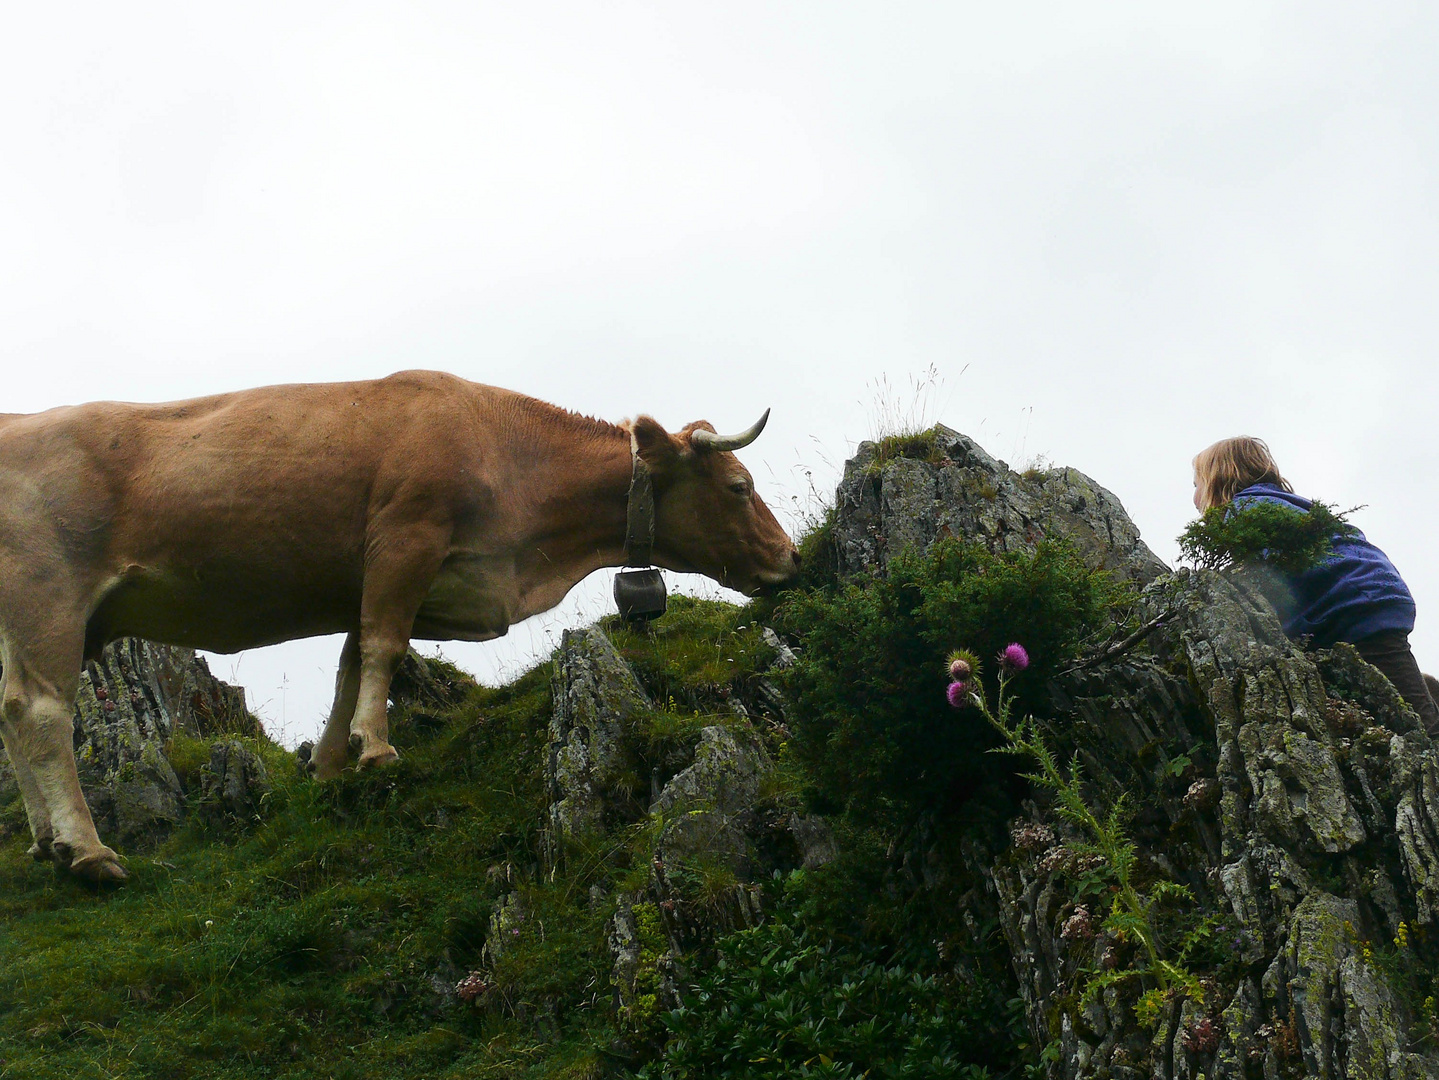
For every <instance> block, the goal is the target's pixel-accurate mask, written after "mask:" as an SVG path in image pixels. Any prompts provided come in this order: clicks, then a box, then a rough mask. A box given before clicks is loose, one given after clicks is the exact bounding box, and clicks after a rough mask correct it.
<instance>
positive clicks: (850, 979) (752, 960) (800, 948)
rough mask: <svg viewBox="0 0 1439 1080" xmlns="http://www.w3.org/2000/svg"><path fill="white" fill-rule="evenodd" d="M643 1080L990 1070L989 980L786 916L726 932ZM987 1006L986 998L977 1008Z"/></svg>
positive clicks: (670, 1016) (980, 1073)
mask: <svg viewBox="0 0 1439 1080" xmlns="http://www.w3.org/2000/svg"><path fill="white" fill-rule="evenodd" d="M718 952H719V955H718V957H717V959H716V960H715V963H714V965H713V966H712V967H711V968H710V970H709V971H708V972H707V973H706V974H705V975H704V977H703V978H702V979H701V980H700V981H699V983H698V984H697V985H696V986H695V987H694V988H693V992H692V993H691V994H690V995H689V996H688V997H687V998H686V1001H685V1004H684V1005H683V1006H682V1007H681V1008H679V1009H676V1010H674V1011H672V1012H669V1013H667V1014H666V1015H665V1016H664V1017H663V1020H664V1023H665V1025H666V1027H667V1028H668V1029H669V1032H670V1040H669V1042H668V1043H667V1044H666V1045H665V1048H664V1050H663V1051H662V1053H661V1055H660V1057H659V1058H658V1059H657V1060H656V1061H655V1062H653V1063H651V1064H650V1065H648V1066H647V1067H645V1068H644V1069H643V1070H641V1071H640V1073H639V1075H640V1077H641V1078H642V1080H700V1078H703V1080H722V1078H725V1077H745V1078H752V1080H762V1078H764V1077H785V1078H789V1077H826V1078H836V1080H839V1078H851V1077H852V1078H858V1077H873V1078H876V1080H878V1078H880V1077H901V1076H902V1077H913V1078H917V1080H920V1078H925V1077H946V1078H951V1077H952V1078H961V1080H965V1078H969V1080H978V1078H980V1077H987V1076H989V1075H990V1073H989V1070H988V1069H987V1068H986V1067H985V1066H984V1065H979V1064H975V1063H974V1052H975V1050H976V1049H982V1047H980V1046H977V1045H976V1044H977V1043H980V1042H981V1039H980V1036H981V1033H982V1031H983V1029H984V1028H985V1027H987V1024H986V1022H985V1020H984V1019H983V1017H984V1016H985V1014H986V1013H987V1012H988V1011H989V1010H988V1005H989V1000H990V999H989V995H988V994H987V993H985V989H986V988H985V987H983V986H980V985H977V984H975V983H973V982H970V983H964V982H961V981H959V980H957V979H947V980H946V979H941V978H939V977H936V976H934V975H922V974H919V973H917V972H914V971H911V970H907V969H906V968H904V967H901V966H898V965H889V966H886V965H883V964H880V963H876V962H874V961H873V960H870V959H867V958H865V957H864V956H863V955H861V954H860V953H859V952H857V951H851V950H844V949H839V948H836V947H835V946H834V945H833V944H831V943H829V942H827V941H821V940H819V939H817V938H811V937H810V935H808V934H807V933H805V932H804V931H797V930H795V929H794V927H793V926H791V925H790V924H789V923H787V922H785V921H779V920H776V921H774V922H771V923H768V924H766V925H764V926H761V927H758V928H756V929H753V930H745V931H741V932H740V933H737V934H733V935H731V936H730V937H729V938H727V939H725V940H724V941H722V942H721V943H720V946H719V950H718ZM977 1006H978V1007H977Z"/></svg>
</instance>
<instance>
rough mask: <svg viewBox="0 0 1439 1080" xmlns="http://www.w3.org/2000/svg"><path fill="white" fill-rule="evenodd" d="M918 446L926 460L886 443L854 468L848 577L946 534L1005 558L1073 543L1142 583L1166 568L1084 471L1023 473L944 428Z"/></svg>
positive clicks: (844, 512)
mask: <svg viewBox="0 0 1439 1080" xmlns="http://www.w3.org/2000/svg"><path fill="white" fill-rule="evenodd" d="M919 445H920V446H921V447H922V448H924V449H925V451H926V453H925V456H924V457H907V456H903V454H900V455H896V456H887V455H886V453H885V447H884V445H883V444H879V443H873V442H864V443H861V444H860V446H859V449H858V451H857V452H856V453H855V456H854V457H853V458H851V459H850V460H849V461H847V462H845V466H844V478H843V479H842V480H841V481H840V484H839V488H838V490H837V491H836V492H835V548H836V552H835V554H836V557H837V559H838V562H839V568H840V571H841V573H843V574H846V575H850V574H856V573H860V572H864V571H874V570H878V571H882V570H883V569H884V567H885V566H886V565H888V563H889V559H890V558H891V556H893V555H896V554H898V553H899V552H901V551H903V550H905V549H907V548H915V549H918V550H925V549H927V548H928V547H929V545H930V544H932V543H933V542H934V541H935V540H937V539H939V538H941V537H946V536H955V537H963V538H966V539H970V540H979V541H981V542H983V543H984V544H985V545H986V546H987V547H989V548H990V550H992V551H997V552H998V551H1024V550H1030V549H1032V548H1033V547H1034V545H1035V544H1036V543H1038V541H1039V539H1040V538H1041V537H1043V536H1045V535H1049V536H1059V537H1064V538H1065V539H1067V540H1070V541H1071V542H1073V543H1074V545H1075V546H1076V547H1077V548H1078V549H1079V550H1080V551H1082V552H1083V553H1084V554H1085V557H1086V558H1089V559H1091V560H1092V561H1093V563H1094V565H1096V566H1100V567H1103V568H1104V569H1106V570H1112V571H1114V572H1115V573H1116V574H1118V575H1120V576H1121V577H1124V578H1127V579H1129V580H1132V581H1135V582H1137V583H1139V584H1147V583H1148V582H1150V581H1153V580H1154V579H1155V578H1156V577H1158V576H1159V575H1160V574H1162V573H1164V572H1165V570H1166V569H1167V567H1165V565H1164V563H1163V562H1161V561H1160V560H1159V559H1158V558H1157V557H1156V556H1155V554H1154V553H1153V552H1152V551H1150V550H1149V548H1148V547H1147V546H1146V545H1145V544H1144V542H1143V541H1142V540H1140V538H1139V530H1138V529H1137V528H1135V526H1134V523H1133V522H1132V521H1130V519H1129V515H1128V514H1126V513H1125V512H1124V507H1123V506H1121V505H1120V503H1119V500H1118V499H1117V498H1115V496H1114V495H1113V494H1112V493H1111V492H1109V491H1107V490H1105V489H1104V488H1102V487H1100V486H1099V485H1098V484H1096V483H1095V482H1094V481H1093V480H1091V479H1090V478H1089V477H1087V476H1085V475H1084V474H1083V473H1082V472H1080V471H1079V470H1078V469H1064V468H1060V469H1042V470H1031V471H1029V472H1025V473H1017V472H1015V471H1014V470H1012V469H1011V468H1010V467H1009V466H1008V465H1006V464H1005V463H1004V462H1002V461H999V460H997V459H995V458H992V457H990V456H989V455H988V454H987V453H985V452H984V450H982V449H981V448H980V447H979V445H978V444H976V443H975V442H974V440H972V439H970V438H969V437H968V436H965V435H961V434H960V433H959V432H957V431H953V430H951V429H949V428H947V427H944V426H943V425H942V424H941V425H936V426H935V428H934V429H933V431H932V432H931V433H929V437H927V438H925V439H924V440H922V441H921V442H920V443H919Z"/></svg>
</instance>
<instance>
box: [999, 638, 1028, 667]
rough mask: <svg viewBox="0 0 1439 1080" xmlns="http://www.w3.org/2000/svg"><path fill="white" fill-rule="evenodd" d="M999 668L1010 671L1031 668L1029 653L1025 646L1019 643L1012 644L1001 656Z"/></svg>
mask: <svg viewBox="0 0 1439 1080" xmlns="http://www.w3.org/2000/svg"><path fill="white" fill-rule="evenodd" d="M999 666H1000V667H1004V668H1008V669H1009V670H1010V671H1023V670H1024V669H1025V668H1027V667H1029V653H1027V652H1025V651H1024V646H1023V645H1021V644H1020V643H1019V642H1017V641H1015V642H1011V643H1010V644H1008V645H1006V646H1005V647H1004V651H1003V652H1002V653H1000V654H999Z"/></svg>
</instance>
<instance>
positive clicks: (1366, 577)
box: [1234, 484, 1414, 648]
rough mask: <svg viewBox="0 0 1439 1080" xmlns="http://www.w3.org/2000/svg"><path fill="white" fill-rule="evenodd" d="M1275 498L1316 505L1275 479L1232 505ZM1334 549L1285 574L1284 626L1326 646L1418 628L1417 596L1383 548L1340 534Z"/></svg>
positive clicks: (1250, 490) (1253, 488) (1255, 486)
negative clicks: (1307, 567) (1313, 564)
mask: <svg viewBox="0 0 1439 1080" xmlns="http://www.w3.org/2000/svg"><path fill="white" fill-rule="evenodd" d="M1248 502H1271V503H1278V504H1279V505H1281V506H1293V507H1296V508H1298V509H1300V510H1303V511H1304V512H1305V513H1308V512H1309V507H1310V506H1311V505H1312V504H1311V502H1310V500H1308V499H1301V498H1300V497H1299V496H1298V495H1293V494H1291V493H1289V492H1287V491H1285V490H1284V489H1282V488H1278V487H1275V486H1274V485H1273V484H1253V485H1251V486H1250V487H1247V488H1245V489H1244V490H1243V491H1241V492H1240V493H1239V494H1238V495H1236V496H1234V505H1235V506H1236V507H1242V506H1243V505H1244V504H1245V503H1248ZM1333 548H1334V550H1333V554H1332V555H1330V557H1329V558H1328V559H1326V560H1324V562H1322V563H1320V564H1319V565H1318V566H1316V567H1313V568H1312V569H1310V570H1306V571H1304V572H1303V573H1302V574H1285V575H1283V576H1284V578H1285V582H1286V584H1287V585H1288V586H1289V588H1290V593H1291V596H1290V598H1289V599H1290V600H1291V601H1292V602H1291V603H1289V604H1284V605H1281V607H1283V608H1284V610H1281V611H1280V612H1279V615H1280V618H1281V619H1283V621H1284V632H1285V633H1286V634H1288V635H1289V636H1290V637H1292V638H1297V637H1303V636H1304V635H1306V634H1308V635H1311V636H1312V637H1313V638H1314V645H1315V646H1316V647H1318V648H1327V647H1328V646H1330V645H1333V644H1334V643H1335V642H1336V641H1351V642H1352V641H1359V640H1361V639H1362V638H1366V637H1369V636H1370V635H1371V634H1378V633H1382V632H1383V631H1385V630H1402V631H1404V633H1406V634H1407V633H1409V632H1410V631H1411V630H1413V629H1414V597H1413V596H1412V595H1410V592H1409V587H1408V586H1407V585H1405V584H1404V579H1403V578H1401V577H1400V576H1399V571H1398V570H1395V569H1394V564H1393V563H1391V562H1390V561H1389V559H1388V557H1387V556H1386V555H1385V554H1384V552H1382V551H1380V550H1379V549H1378V548H1377V547H1375V546H1374V545H1373V544H1371V543H1370V542H1369V541H1368V540H1366V539H1364V534H1363V533H1361V532H1359V531H1358V530H1357V529H1356V530H1355V531H1354V534H1353V535H1352V536H1343V537H1339V536H1336V537H1335V538H1334V545H1333Z"/></svg>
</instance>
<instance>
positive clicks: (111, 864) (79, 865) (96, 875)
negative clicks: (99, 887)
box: [70, 848, 130, 884]
mask: <svg viewBox="0 0 1439 1080" xmlns="http://www.w3.org/2000/svg"><path fill="white" fill-rule="evenodd" d="M70 873H72V874H74V875H75V876H76V877H82V878H84V879H86V880H87V881H93V882H95V883H96V884H103V883H105V882H107V881H124V880H125V879H126V878H127V877H129V876H130V875H129V874H127V873H126V872H125V868H124V867H123V866H121V865H120V857H119V856H118V855H116V854H115V853H114V852H113V851H111V850H110V849H109V848H101V849H100V850H99V851H97V852H95V854H93V855H87V856H85V857H84V858H83V859H76V860H74V861H73V862H71V863H70Z"/></svg>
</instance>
